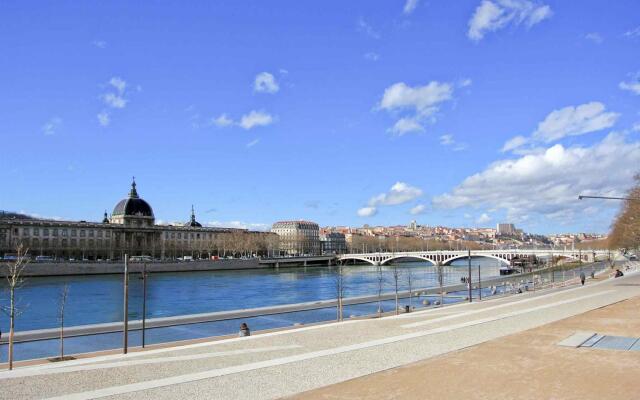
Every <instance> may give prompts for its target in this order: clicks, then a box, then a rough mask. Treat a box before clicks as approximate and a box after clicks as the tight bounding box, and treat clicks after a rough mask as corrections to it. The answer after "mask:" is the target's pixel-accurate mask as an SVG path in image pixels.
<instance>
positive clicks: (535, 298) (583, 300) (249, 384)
mask: <svg viewBox="0 0 640 400" xmlns="http://www.w3.org/2000/svg"><path fill="white" fill-rule="evenodd" d="M639 295H640V276H639V275H637V274H636V273H629V274H627V275H626V276H625V277H623V278H618V279H601V280H595V281H588V284H587V285H586V286H585V287H570V288H563V289H560V290H552V291H540V292H536V293H526V294H521V295H516V296H511V297H506V298H500V299H494V300H489V301H485V302H482V303H472V304H468V303H465V304H460V305H454V306H449V307H445V308H441V309H435V310H426V311H420V312H414V313H410V314H403V315H400V316H397V317H387V318H382V319H371V320H356V321H346V322H343V323H334V324H326V325H317V326H309V327H303V328H300V329H295V330H288V331H281V332H271V333H265V334H261V335H255V336H251V337H248V338H233V339H226V340H221V341H215V342H205V343H197V344H191V345H185V346H180V347H171V348H165V349H156V350H149V351H145V352H139V353H132V354H129V355H127V356H122V355H111V356H102V357H96V358H92V359H81V360H75V361H68V362H64V363H55V364H47V365H40V366H32V367H25V368H21V369H17V370H15V371H11V372H9V371H7V372H2V373H0V385H2V386H1V387H2V389H3V390H2V391H1V392H0V398H7V399H22V398H38V399H42V398H61V399H62V398H64V399H91V398H108V399H110V398H113V399H115V398H118V399H176V398H195V399H238V398H239V399H243V398H246V399H271V398H278V397H283V396H289V395H293V394H296V393H301V392H304V391H308V390H312V389H317V388H320V387H323V386H327V385H332V384H335V383H339V382H344V381H346V380H349V379H353V378H358V377H362V376H365V375H369V374H372V373H376V372H380V371H383V370H387V369H391V368H395V367H399V366H403V365H407V364H410V363H415V362H417V361H421V360H425V359H429V358H433V357H436V356H440V355H443V354H446V353H450V352H453V351H457V350H460V349H464V348H467V347H470V346H474V345H477V344H480V343H484V342H488V341H491V340H493V339H497V338H501V337H504V336H507V335H511V334H514V333H519V332H524V331H527V330H530V329H532V328H537V327H540V326H543V325H545V324H549V323H551V322H555V321H559V320H563V319H565V318H568V317H572V316H575V315H579V314H582V313H585V312H587V311H590V310H595V309H598V308H601V307H603V306H607V305H610V304H614V303H616V302H619V301H622V300H626V299H630V298H633V297H635V296H639ZM488 357H491V355H488ZM495 357H497V358H498V359H499V358H500V357H501V356H500V355H499V354H496V356H495ZM576 368H579V366H576ZM494 373H500V371H494ZM450 379H451V380H452V381H453V382H455V381H456V380H457V378H456V377H455V376H451V377H450ZM390 397H393V396H390ZM494 397H495V396H494Z"/></svg>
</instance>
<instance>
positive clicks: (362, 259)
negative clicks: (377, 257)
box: [340, 256, 376, 265]
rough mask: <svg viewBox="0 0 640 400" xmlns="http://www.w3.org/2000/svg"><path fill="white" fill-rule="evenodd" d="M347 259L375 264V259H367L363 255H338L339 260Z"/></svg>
mask: <svg viewBox="0 0 640 400" xmlns="http://www.w3.org/2000/svg"><path fill="white" fill-rule="evenodd" d="M348 260H357V261H364V262H366V263H368V264H371V265H376V262H375V261H372V260H369V259H367V258H364V257H355V256H343V257H340V261H341V262H344V261H348Z"/></svg>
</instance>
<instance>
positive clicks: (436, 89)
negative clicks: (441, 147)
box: [380, 81, 453, 115]
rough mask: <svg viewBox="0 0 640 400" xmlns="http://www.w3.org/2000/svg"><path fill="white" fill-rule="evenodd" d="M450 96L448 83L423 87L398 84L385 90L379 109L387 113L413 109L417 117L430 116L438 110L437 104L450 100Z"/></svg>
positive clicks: (450, 89) (451, 91)
mask: <svg viewBox="0 0 640 400" xmlns="http://www.w3.org/2000/svg"><path fill="white" fill-rule="evenodd" d="M452 94H453V89H452V87H451V85H450V84H448V83H441V82H437V81H431V82H429V83H428V84H427V85H424V86H416V87H411V86H409V85H407V84H406V83H404V82H399V83H394V84H393V85H391V86H389V87H388V88H386V89H385V91H384V95H383V96H382V100H381V101H380V108H381V109H384V110H387V111H391V110H397V109H407V108H408V109H415V110H416V112H417V113H418V114H419V115H430V114H433V113H434V112H436V111H437V110H438V108H437V107H438V104H440V103H442V102H443V101H447V100H451V96H452Z"/></svg>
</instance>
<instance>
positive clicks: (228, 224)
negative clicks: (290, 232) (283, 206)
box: [206, 221, 271, 231]
mask: <svg viewBox="0 0 640 400" xmlns="http://www.w3.org/2000/svg"><path fill="white" fill-rule="evenodd" d="M206 225H207V226H214V227H219V228H236V229H250V230H256V231H267V230H269V229H271V226H270V225H267V224H263V223H259V222H243V221H211V222H208V223H207V224H206Z"/></svg>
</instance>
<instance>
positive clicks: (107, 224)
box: [0, 179, 278, 261]
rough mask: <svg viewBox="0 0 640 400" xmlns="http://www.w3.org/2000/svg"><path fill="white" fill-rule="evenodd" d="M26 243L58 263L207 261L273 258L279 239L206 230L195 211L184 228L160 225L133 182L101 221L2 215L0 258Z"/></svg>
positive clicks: (33, 251)
mask: <svg viewBox="0 0 640 400" xmlns="http://www.w3.org/2000/svg"><path fill="white" fill-rule="evenodd" d="M20 243H21V244H23V245H24V246H25V247H26V248H28V249H29V252H30V253H31V255H33V256H48V257H51V258H52V259H55V260H76V261H79V260H87V261H94V260H101V261H105V260H111V261H116V260H122V259H123V258H124V255H125V254H128V255H129V256H143V257H145V258H147V257H148V258H150V259H153V260H175V259H184V258H185V257H191V258H192V259H209V258H211V257H214V256H218V257H225V256H226V255H227V254H238V253H240V252H242V253H245V254H246V253H248V252H251V253H255V254H267V253H271V254H274V253H275V252H277V251H278V248H277V247H278V244H277V243H278V237H277V235H275V234H273V233H269V232H256V231H249V230H246V229H236V228H217V227H204V226H202V224H201V223H200V222H198V221H197V220H196V215H195V211H194V208H193V206H191V218H190V220H189V221H187V222H185V223H178V224H163V225H156V220H155V215H154V213H153V209H152V208H151V206H150V205H149V203H147V202H146V201H145V200H144V199H142V198H141V197H140V195H139V194H138V190H137V187H136V182H135V179H134V180H133V181H132V182H131V189H130V191H129V195H128V196H127V197H126V198H124V199H122V200H120V201H119V202H118V203H117V204H116V206H115V207H114V208H113V212H112V213H111V216H108V215H107V212H106V211H105V213H104V217H103V218H102V221H101V222H88V221H61V220H48V219H37V218H26V217H24V218H19V217H16V215H14V214H4V213H3V214H0V256H4V255H5V254H11V253H13V252H15V248H16V245H18V244H20Z"/></svg>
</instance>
